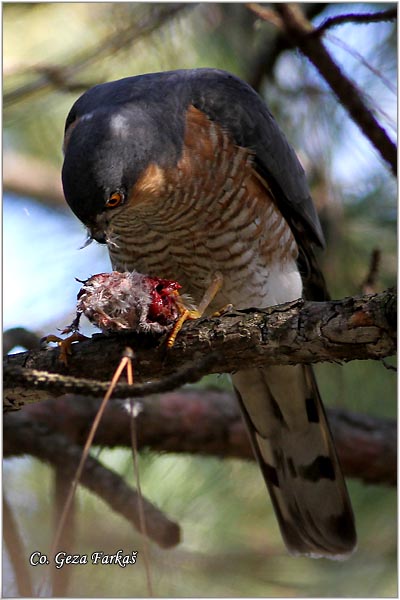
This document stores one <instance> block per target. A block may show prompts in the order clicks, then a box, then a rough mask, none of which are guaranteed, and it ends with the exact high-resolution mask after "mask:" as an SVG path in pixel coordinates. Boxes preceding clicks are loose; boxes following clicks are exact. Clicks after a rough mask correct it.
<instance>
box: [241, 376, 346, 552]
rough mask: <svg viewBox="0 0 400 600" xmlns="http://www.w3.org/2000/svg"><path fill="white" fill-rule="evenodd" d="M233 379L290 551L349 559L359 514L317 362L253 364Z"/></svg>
mask: <svg viewBox="0 0 400 600" xmlns="http://www.w3.org/2000/svg"><path fill="white" fill-rule="evenodd" d="M233 383H234V386H235V388H236V392H237V395H238V398H239V403H240V406H241V409H242V412H243V415H244V418H245V421H246V423H247V426H248V430H249V433H250V439H251V442H252V445H253V448H254V452H255V455H256V457H257V460H258V462H259V465H260V467H261V470H262V473H263V476H264V479H265V481H266V483H267V486H268V489H269V492H270V495H271V499H272V503H273V506H274V509H275V512H276V515H277V518H278V522H279V526H280V529H281V532H282V536H283V538H284V540H285V543H286V545H287V547H288V549H289V551H290V552H291V553H292V554H305V555H308V556H312V557H320V556H325V557H327V558H337V559H340V558H346V557H347V556H348V555H349V554H351V553H352V552H353V550H354V548H355V545H356V532H355V526H354V517H353V512H352V508H351V504H350V500H349V496H348V493H347V489H346V484H345V482H344V479H343V475H342V472H341V469H340V465H339V461H338V458H337V455H336V451H335V447H334V444H333V440H332V436H331V433H330V430H329V426H328V423H327V420H326V416H325V411H324V409H323V406H322V402H321V398H320V395H319V392H318V388H317V385H316V382H315V378H314V374H313V371H312V368H311V366H308V365H307V366H304V365H296V366H273V367H272V366H271V367H264V368H263V369H249V370H246V371H240V372H239V373H237V374H236V375H234V376H233Z"/></svg>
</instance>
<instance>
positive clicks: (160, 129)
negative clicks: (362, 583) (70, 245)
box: [62, 104, 178, 243]
mask: <svg viewBox="0 0 400 600" xmlns="http://www.w3.org/2000/svg"><path fill="white" fill-rule="evenodd" d="M160 121H161V119H160V115H157V114H156V113H155V112H154V111H151V110H149V109H148V108H147V107H146V109H144V108H141V107H140V106H138V105H133V106H132V105H126V104H124V105H119V106H118V105H117V106H113V107H111V108H110V107H107V106H106V107H99V108H96V109H94V110H92V111H90V112H85V113H84V114H82V115H80V114H74V109H72V110H71V112H70V115H69V116H68V118H67V123H66V128H65V138H64V164H63V169H62V182H63V188H64V195H65V198H66V200H67V203H68V204H69V206H70V208H71V209H72V211H73V212H74V213H75V215H76V216H77V217H78V218H79V219H80V220H81V221H82V222H83V223H84V225H85V226H86V227H87V229H88V233H89V237H90V238H91V239H94V240H96V241H98V242H100V243H108V242H109V241H110V240H109V237H108V230H109V228H110V224H111V222H112V221H113V219H114V218H115V217H116V216H117V215H118V214H120V213H121V211H124V210H126V207H127V206H128V205H129V204H130V205H132V203H134V202H136V201H137V198H138V196H139V195H138V193H137V190H138V187H137V186H138V183H139V182H141V181H142V180H143V178H144V177H147V178H148V177H149V175H150V174H151V176H152V177H153V179H154V176H156V175H157V173H158V175H159V174H160V173H161V172H162V169H163V168H164V167H166V166H168V165H169V164H170V163H171V160H172V161H174V160H176V156H177V153H178V148H177V145H176V144H175V143H174V140H173V139H171V136H168V134H167V132H166V131H165V124H164V126H160ZM161 122H162V121H161Z"/></svg>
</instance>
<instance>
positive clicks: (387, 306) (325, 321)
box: [3, 290, 397, 410]
mask: <svg viewBox="0 0 400 600" xmlns="http://www.w3.org/2000/svg"><path fill="white" fill-rule="evenodd" d="M396 299H397V296H396V293H395V291H391V290H388V291H386V292H383V293H380V294H373V295H366V296H359V297H350V298H345V299H343V300H336V301H331V302H304V301H303V300H297V301H295V302H291V303H287V304H283V305H279V306H274V307H271V308H269V309H265V310H256V309H248V310H245V311H237V312H232V313H230V314H227V315H225V316H223V317H219V318H213V319H211V318H203V319H198V320H196V321H192V322H191V323H188V324H186V325H185V327H184V329H183V330H182V332H181V333H180V334H179V336H178V339H177V341H176V344H175V346H174V347H173V348H172V349H171V350H168V351H167V349H166V345H165V340H164V338H162V339H161V340H159V343H158V346H157V347H155V344H156V340H155V338H153V337H150V336H145V335H143V334H140V335H138V334H114V335H109V336H106V335H102V334H96V335H94V336H93V337H92V338H91V339H90V340H88V341H83V342H80V343H78V344H74V345H73V346H72V350H73V352H72V356H71V358H70V360H69V364H68V367H65V366H64V365H63V364H62V363H61V362H60V360H59V358H58V357H59V350H58V348H51V349H50V348H47V349H45V350H37V351H29V352H23V353H20V354H14V355H10V356H7V357H6V358H5V362H4V369H3V377H4V402H5V407H6V410H13V409H14V410H15V409H18V408H20V406H22V405H23V404H24V403H29V402H38V401H40V400H43V399H46V397H51V396H54V395H60V392H61V391H62V390H64V391H69V392H71V391H74V392H78V391H80V392H83V391H84V393H85V394H91V395H97V396H98V395H104V391H105V387H104V385H101V383H99V382H101V381H108V380H110V379H111V377H112V375H113V373H114V371H115V369H116V367H117V365H118V363H119V361H120V359H121V356H122V354H123V352H124V350H125V347H126V346H127V345H128V346H130V347H131V348H134V349H135V354H136V360H135V379H136V381H148V380H153V381H154V380H155V379H156V380H157V379H158V380H159V379H163V378H166V384H167V387H166V388H165V387H163V383H162V382H161V383H160V382H158V383H157V384H150V383H146V384H144V385H143V386H142V388H141V389H140V388H139V389H138V390H135V387H134V388H133V389H132V388H128V387H127V386H126V385H125V384H119V387H118V388H117V391H116V394H117V395H120V396H124V397H128V396H134V395H135V396H138V395H145V394H148V393H151V392H155V391H157V392H160V391H165V390H166V389H171V386H172V383H171V380H170V379H169V378H170V377H171V376H172V379H173V380H174V378H175V380H174V385H175V386H177V385H182V384H183V383H184V381H185V377H186V375H187V376H188V378H189V379H190V380H191V381H195V380H196V379H198V378H199V377H200V376H201V375H204V374H205V372H207V373H230V372H233V371H235V370H238V369H241V368H248V367H257V366H262V365H265V364H271V365H272V364H295V363H316V362H323V361H336V362H337V361H350V360H355V359H359V360H363V359H374V360H380V359H383V358H385V357H388V356H392V355H394V354H395V352H396ZM211 353H212V355H211ZM199 357H206V358H205V359H204V358H203V359H201V360H200V362H199ZM204 361H205V363H204ZM188 364H189V367H188V366H187V365H188ZM190 365H191V366H190ZM33 369H34V370H37V371H40V373H34V372H32V370H33ZM182 369H183V372H182ZM185 369H186V371H185ZM180 370H181V371H180ZM49 373H50V374H51V375H48V374H49ZM67 373H68V375H66V374H67ZM185 373H186V374H185ZM71 377H72V378H74V377H75V378H85V379H88V380H89V381H83V382H82V381H77V380H74V379H71ZM54 379H55V380H56V385H55V384H54ZM94 380H95V381H94ZM187 380H188V379H186V381H187ZM152 385H157V388H153V389H152V387H151V386H152ZM124 386H125V387H124ZM40 390H45V392H43V391H40Z"/></svg>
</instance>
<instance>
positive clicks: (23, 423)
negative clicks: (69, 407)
mask: <svg viewBox="0 0 400 600" xmlns="http://www.w3.org/2000/svg"><path fill="white" fill-rule="evenodd" d="M127 422H128V426H129V419H128V415H127ZM86 424H87V423H86ZM3 436H4V437H3V441H4V444H3V456H4V457H9V456H21V455H23V454H31V455H32V456H35V457H36V458H39V459H40V460H43V461H45V462H47V463H50V464H51V465H52V466H54V467H56V468H57V469H59V470H61V471H62V473H63V474H64V477H66V478H69V479H70V480H72V479H73V478H74V476H75V473H76V469H77V466H78V464H79V461H80V458H81V455H82V448H81V447H80V446H78V445H76V444H74V443H71V441H70V440H68V438H66V437H65V436H64V435H63V434H62V433H61V432H60V431H57V427H54V428H50V427H47V426H46V424H45V423H44V422H43V421H40V420H36V421H35V419H32V416H31V415H30V414H28V413H27V412H25V411H24V412H19V413H15V414H12V415H8V417H7V418H5V419H4V423H3ZM80 483H81V484H82V485H83V486H84V487H86V488H87V489H89V490H90V491H92V492H94V493H96V494H98V495H99V496H100V497H101V498H102V499H103V500H104V501H105V502H107V504H108V505H109V506H110V507H111V508H112V509H113V510H114V511H116V512H118V513H119V514H121V515H122V516H124V517H125V518H126V519H127V520H128V521H129V522H130V523H131V524H132V525H133V526H134V527H135V528H136V529H137V530H138V531H141V526H140V519H139V510H138V502H139V498H138V493H137V492H136V490H134V489H132V488H131V487H129V486H128V485H127V484H126V483H125V481H124V480H123V479H122V478H121V477H120V476H119V475H118V474H116V473H113V472H112V471H110V470H109V469H107V468H105V467H104V466H103V465H102V464H101V463H99V462H98V461H97V460H96V459H95V458H93V457H92V456H88V458H87V460H86V463H85V467H84V470H83V473H82V477H81V480H80ZM142 501H143V504H144V510H145V515H146V525H147V534H148V536H149V537H150V539H152V540H153V541H155V542H156V543H157V544H159V545H160V546H161V547H162V548H169V547H171V546H174V545H176V544H178V543H179V539H180V529H179V526H178V525H177V524H176V523H174V522H173V521H171V520H169V519H168V518H167V517H166V516H165V515H164V514H163V513H162V512H161V511H160V510H159V509H158V508H156V507H155V506H154V505H153V504H151V503H150V502H149V501H148V500H146V499H145V498H143V499H142Z"/></svg>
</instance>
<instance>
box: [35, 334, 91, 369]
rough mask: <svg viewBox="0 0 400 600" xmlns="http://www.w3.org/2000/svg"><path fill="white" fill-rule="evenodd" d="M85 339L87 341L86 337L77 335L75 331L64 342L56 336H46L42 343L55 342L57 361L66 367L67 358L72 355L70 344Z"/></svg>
mask: <svg viewBox="0 0 400 600" xmlns="http://www.w3.org/2000/svg"><path fill="white" fill-rule="evenodd" d="M87 339H89V338H88V337H86V335H82V334H81V333H78V332H77V331H75V332H74V333H73V334H72V335H70V336H69V337H67V338H65V340H63V339H62V338H60V337H58V336H57V335H48V336H46V337H45V338H44V341H45V342H57V344H58V346H59V348H60V357H59V360H60V361H61V362H63V363H64V365H68V356H70V355H71V354H72V353H71V344H72V343H73V342H81V341H83V340H87Z"/></svg>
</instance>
